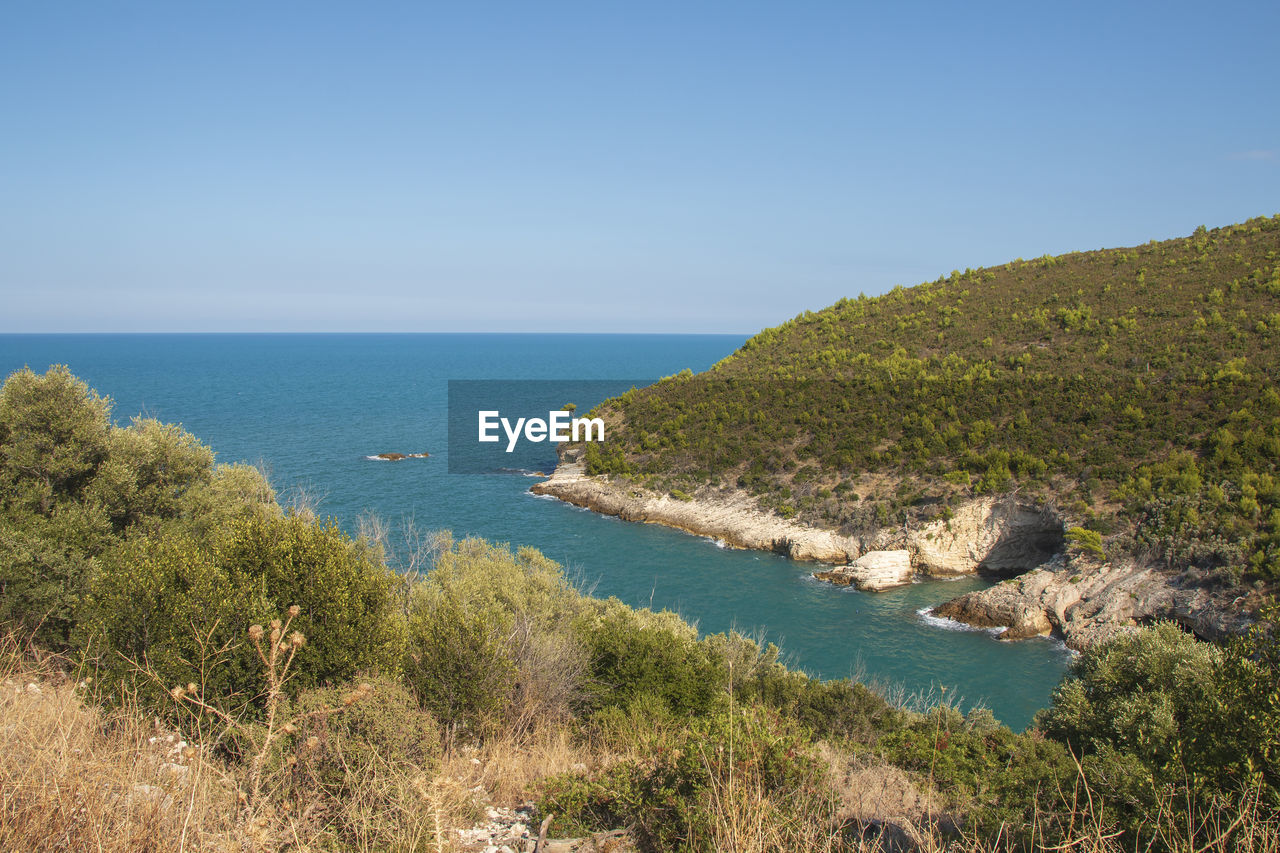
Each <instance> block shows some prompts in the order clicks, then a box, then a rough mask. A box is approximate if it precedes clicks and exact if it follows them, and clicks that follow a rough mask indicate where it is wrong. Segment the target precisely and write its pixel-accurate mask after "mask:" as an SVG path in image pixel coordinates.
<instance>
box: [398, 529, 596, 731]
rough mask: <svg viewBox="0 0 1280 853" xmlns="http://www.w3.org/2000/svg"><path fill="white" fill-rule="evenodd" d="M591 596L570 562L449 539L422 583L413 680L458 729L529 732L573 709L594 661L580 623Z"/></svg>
mask: <svg viewBox="0 0 1280 853" xmlns="http://www.w3.org/2000/svg"><path fill="white" fill-rule="evenodd" d="M584 602H585V600H584V599H583V598H582V596H581V595H580V594H579V593H578V592H577V591H576V590H574V589H573V587H572V586H570V585H569V583H568V581H567V580H565V577H564V574H563V572H562V571H561V569H560V566H559V565H557V564H556V563H555V562H553V561H552V560H548V559H547V558H546V557H544V556H543V555H542V554H541V553H539V552H538V551H537V550H535V549H533V548H521V549H519V550H518V551H516V552H514V553H513V552H512V551H511V549H510V548H508V547H507V546H505V545H493V544H490V543H488V542H483V541H480V540H476V539H467V540H463V541H462V542H457V543H449V544H448V545H447V547H445V548H444V549H443V550H442V551H441V553H440V554H439V556H438V557H437V559H436V565H435V567H434V568H433V569H432V570H431V571H430V572H429V573H428V574H427V575H426V577H425V578H423V580H422V582H421V583H419V584H417V585H415V587H414V589H413V594H412V600H411V601H410V605H409V617H408V646H407V648H406V657H405V664H404V666H405V672H406V676H407V678H408V682H409V684H410V685H411V686H412V688H413V690H414V691H415V692H416V694H417V695H418V697H419V698H420V699H421V701H422V702H423V704H424V705H425V706H426V707H427V708H429V709H431V710H432V711H433V712H434V713H435V714H436V715H437V716H439V717H440V719H441V720H442V721H443V722H445V723H447V724H449V725H451V726H455V727H457V726H469V727H473V728H476V729H478V730H480V731H488V730H493V729H495V728H496V727H497V726H499V725H501V724H506V725H507V726H508V727H509V728H512V729H514V730H517V731H519V730H522V729H524V728H526V727H528V726H530V725H534V724H536V723H537V722H538V721H539V720H542V719H547V718H551V717H559V716H563V715H565V714H567V713H568V712H569V710H570V708H571V707H572V705H573V704H574V703H575V702H576V700H577V698H578V693H579V690H580V687H581V682H582V680H583V678H584V676H585V670H586V667H587V662H586V654H585V651H584V649H583V648H582V646H581V644H580V642H579V641H578V639H577V637H576V635H575V633H574V631H573V629H572V620H573V619H574V618H575V615H576V614H577V613H578V612H579V611H580V610H581V609H582V608H583V607H584Z"/></svg>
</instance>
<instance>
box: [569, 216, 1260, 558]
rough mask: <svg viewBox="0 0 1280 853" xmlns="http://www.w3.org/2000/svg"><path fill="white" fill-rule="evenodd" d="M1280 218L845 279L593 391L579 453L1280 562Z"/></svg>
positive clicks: (595, 463) (886, 513)
mask: <svg viewBox="0 0 1280 853" xmlns="http://www.w3.org/2000/svg"><path fill="white" fill-rule="evenodd" d="M1278 342H1280V215H1278V216H1274V217H1271V218H1259V219H1253V220H1250V221H1248V222H1245V223H1243V224H1241V225H1233V226H1228V227H1225V228H1216V229H1213V230H1207V229H1205V228H1203V227H1202V228H1199V229H1197V230H1196V232H1195V233H1194V234H1192V235H1191V236H1189V237H1186V238H1183V239H1175V240H1167V241H1164V242H1156V241H1152V242H1150V243H1147V244H1146V245H1142V246H1137V247H1133V248H1128V249H1106V250H1099V251H1091V252H1075V253H1071V254H1067V255H1061V256H1057V257H1050V256H1045V257H1042V258H1036V259H1034V260H1030V261H1026V260H1022V259H1018V260H1016V261H1013V262H1011V263H1007V264H1004V265H1003V266H997V267H989V268H985V269H977V270H973V269H967V270H964V271H963V272H961V271H958V270H957V271H955V272H952V273H951V274H950V275H949V276H946V277H943V278H939V279H938V280H937V281H933V282H929V283H926V284H921V285H918V286H916V287H911V288H901V287H900V288H896V289H894V290H893V291H892V292H891V293H888V294H885V295H884V296H880V297H875V298H867V297H864V296H859V297H858V298H856V299H842V300H840V301H839V302H837V303H836V304H835V305H832V306H831V307H829V308H826V309H824V310H822V311H816V312H805V313H804V314H801V315H800V316H798V317H796V318H794V319H792V320H790V321H788V322H786V323H784V324H782V325H781V326H778V327H776V328H772V329H766V330H765V331H763V332H761V333H760V334H758V335H756V336H755V337H753V338H751V339H750V340H748V341H747V342H746V343H745V344H744V345H743V346H742V348H741V349H740V350H738V351H737V352H735V353H734V354H732V355H730V356H729V357H728V358H726V359H725V360H724V361H722V362H720V363H719V364H717V365H716V366H715V367H714V368H713V369H712V370H710V371H708V372H707V373H704V374H699V375H697V376H694V375H692V374H689V373H685V374H681V375H679V376H675V377H669V378H668V379H666V380H663V381H662V382H660V383H658V384H657V385H655V386H652V387H650V388H646V389H641V390H634V391H631V392H628V393H627V394H625V395H623V396H622V397H619V398H616V399H614V400H612V401H610V402H609V403H607V404H606V405H605V406H604V407H603V409H602V410H603V411H604V412H606V413H607V417H608V419H609V420H610V421H611V430H610V433H609V436H610V440H609V442H608V444H607V445H604V446H591V445H589V446H587V448H586V459H587V463H588V471H589V472H590V473H595V474H613V475H621V476H625V477H630V478H632V479H634V480H637V481H640V482H643V483H645V484H646V485H649V486H651V487H654V488H659V489H664V490H667V491H670V492H671V493H672V494H674V495H676V496H677V497H685V496H687V493H689V492H692V491H694V490H695V489H697V488H699V487H702V486H705V485H707V484H710V485H719V486H730V487H733V486H736V487H739V488H744V489H748V490H750V491H751V492H753V493H754V494H756V495H758V496H759V499H760V501H761V502H762V504H764V505H765V506H767V507H771V508H773V509H774V510H776V511H777V512H778V513H780V514H781V515H783V516H786V517H796V518H798V519H801V520H803V521H806V522H811V523H814V524H818V525H823V526H835V527H838V528H840V529H841V530H843V531H844V532H856V531H858V530H866V529H870V528H872V527H876V526H882V525H885V524H889V523H899V522H901V521H904V520H910V519H925V518H934V517H939V516H942V517H946V514H947V513H948V511H949V509H948V508H949V506H952V505H954V504H955V503H956V502H957V501H958V500H962V499H965V498H967V497H969V496H972V495H979V494H1006V493H1010V492H1015V491H1016V492H1017V493H1018V494H1019V496H1022V497H1027V498H1036V499H1040V500H1045V501H1051V502H1054V503H1055V504H1056V505H1057V506H1058V507H1060V508H1061V509H1062V510H1063V511H1064V512H1065V513H1066V514H1067V515H1068V517H1070V518H1072V519H1073V520H1075V521H1077V522H1078V523H1081V524H1083V525H1085V526H1087V527H1089V528H1091V529H1092V530H1094V531H1096V532H1098V533H1100V534H1102V535H1103V537H1104V539H1103V542H1104V546H1105V547H1106V548H1107V549H1108V550H1109V551H1111V552H1112V553H1113V554H1119V553H1132V554H1135V555H1139V556H1144V557H1148V558H1151V559H1155V560H1159V561H1162V562H1163V563H1165V564H1167V565H1169V566H1170V567H1174V568H1178V569H1182V570H1185V571H1189V572H1192V573H1194V574H1196V575H1197V576H1199V577H1200V578H1201V579H1209V578H1217V579H1219V580H1222V581H1229V582H1238V581H1240V580H1248V581H1254V580H1261V581H1264V582H1271V581H1275V580H1277V579H1280V481H1278V480H1277V476H1276V475H1277V471H1276V465H1277V461H1278V460H1280V394H1277V391H1276V388H1275V379H1276V377H1277V372H1278V369H1280V356H1278V352H1280V351H1278V350H1277V343H1278Z"/></svg>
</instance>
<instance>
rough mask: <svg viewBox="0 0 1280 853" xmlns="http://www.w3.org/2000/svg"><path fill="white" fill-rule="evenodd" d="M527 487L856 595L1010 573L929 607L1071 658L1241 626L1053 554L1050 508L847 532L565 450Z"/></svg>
mask: <svg viewBox="0 0 1280 853" xmlns="http://www.w3.org/2000/svg"><path fill="white" fill-rule="evenodd" d="M530 491H532V492H533V493H534V494H538V495H548V496H551V497H555V498H557V499H559V500H562V501H565V502H567V503H570V504H573V505H575V506H580V507H584V508H587V509H590V510H593V511H595V512H599V513H602V514H604V515H613V516H617V517H618V518H621V519H623V520H624V521H638V522H643V523H646V524H662V525H665V526H667V527H674V528H676V529H679V530H683V531H686V532H688V533H692V534H695V535H698V536H707V537H710V538H713V539H716V540H718V541H721V542H723V543H725V544H726V545H727V546H730V547H734V548H747V549H756V550H765V551H773V552H775V553H778V554H782V555H784V556H787V557H790V558H792V559H795V560H809V561H814V562H819V563H830V564H832V568H830V569H823V570H819V571H815V572H814V576H815V577H817V578H819V579H822V580H826V581H830V582H832V583H836V584H852V585H855V586H857V587H858V588H860V589H864V590H871V591H875V590H881V589H889V588H892V587H895V586H900V585H903V584H906V583H911V582H912V580H913V579H914V578H915V577H916V576H917V575H923V576H930V577H952V576H957V575H965V574H973V573H975V572H978V571H980V570H981V571H983V572H990V573H994V574H999V575H1006V576H1008V575H1014V577H1011V578H1009V579H1008V580H1006V581H1004V582H1002V583H999V584H997V585H995V586H993V587H991V588H989V589H985V590H980V591H978V592H972V593H968V594H966V595H962V596H960V597H958V598H956V599H952V600H951V601H948V602H946V603H945V604H942V605H940V606H939V607H937V608H935V609H934V611H933V614H934V615H936V616H939V617H943V618H947V619H953V620H956V621H958V622H964V623H966V624H969V625H972V626H974V627H978V628H993V627H999V628H1004V629H1005V630H1004V631H1003V632H1002V633H1001V634H1000V636H1001V638H1002V639H1007V640H1016V639H1023V638H1027V637H1033V636H1041V635H1047V634H1055V635H1057V636H1060V637H1061V638H1062V639H1063V640H1064V642H1066V644H1067V645H1068V646H1070V647H1071V648H1074V649H1077V650H1080V649H1084V648H1087V647H1088V646H1091V645H1093V644H1094V643H1097V642H1101V641H1103V640H1105V639H1107V638H1109V637H1111V636H1114V635H1115V634H1116V633H1119V632H1124V631H1130V630H1134V629H1135V628H1136V626H1138V625H1141V624H1144V623H1146V622H1150V621H1153V620H1156V619H1173V620H1175V621H1177V622H1179V623H1180V624H1182V625H1183V626H1184V627H1186V628H1187V629H1188V630H1191V631H1194V632H1195V633H1196V634H1197V635H1199V636H1201V637H1204V638H1206V639H1220V638H1222V637H1225V636H1228V635H1231V634H1239V633H1242V632H1243V631H1245V630H1247V628H1248V625H1249V624H1251V620H1250V619H1249V617H1248V615H1247V610H1248V607H1247V604H1245V605H1244V606H1242V597H1241V596H1240V593H1239V591H1238V590H1237V591H1217V592H1213V591H1209V590H1206V589H1204V588H1202V587H1193V586H1188V587H1184V586H1180V585H1179V582H1178V579H1177V577H1176V576H1175V575H1173V574H1170V573H1167V572H1161V571H1158V570H1156V569H1154V568H1151V567H1144V566H1139V565H1136V564H1134V563H1133V562H1131V561H1125V562H1117V563H1115V564H1112V563H1098V562H1096V561H1094V560H1092V559H1089V558H1086V557H1079V556H1071V557H1069V556H1068V555H1067V554H1066V553H1064V551H1063V544H1064V543H1063V530H1064V527H1065V525H1064V521H1063V519H1062V518H1061V517H1060V516H1058V515H1057V514H1056V513H1055V512H1053V511H1052V510H1051V509H1048V508H1045V507H1040V506H1036V505H1034V504H1028V503H1025V502H1020V501H1016V500H1011V499H1004V498H993V497H981V498H974V499H972V500H970V501H967V502H966V503H964V504H962V505H961V506H959V507H958V508H957V509H956V510H955V511H954V512H953V513H952V515H951V517H950V518H949V519H947V520H945V521H943V520H935V521H930V522H927V523H923V524H919V525H913V526H904V527H887V528H881V529H879V530H877V531H874V532H872V533H870V534H867V535H863V536H846V535H842V534H840V533H838V532H836V531H833V530H826V529H822V528H818V527H812V526H809V525H805V524H801V523H799V522H796V521H793V520H789V519H784V518H781V517H779V516H777V515H775V514H773V513H770V512H766V511H765V510H763V509H761V508H760V506H759V505H758V504H757V502H756V501H755V499H754V498H753V497H752V496H751V495H749V494H747V493H745V492H742V491H738V490H721V489H712V488H710V487H704V488H703V489H700V490H698V492H697V493H696V494H694V495H693V496H691V497H690V498H689V499H687V500H682V499H679V498H676V497H673V496H671V495H668V494H663V493H658V492H653V491H650V490H647V489H643V488H641V487H639V486H636V485H634V484H630V483H624V482H617V481H614V480H611V479H609V478H605V477H591V476H587V475H586V473H585V471H584V468H583V465H582V464H581V462H580V461H578V460H577V459H576V458H573V457H572V456H570V455H568V454H566V455H565V456H564V457H562V458H561V461H560V464H559V465H558V466H557V467H556V470H555V471H554V472H553V474H552V475H551V477H550V478H548V479H547V480H545V481H543V482H540V483H536V484H535V485H534V486H533V487H532V488H531V489H530Z"/></svg>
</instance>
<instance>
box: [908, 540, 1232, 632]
mask: <svg viewBox="0 0 1280 853" xmlns="http://www.w3.org/2000/svg"><path fill="white" fill-rule="evenodd" d="M1253 604H1255V602H1251V601H1247V600H1246V597H1245V596H1241V595H1240V593H1239V590H1235V591H1225V590H1219V591H1213V590H1209V589H1205V588H1203V587H1198V586H1183V585H1180V583H1179V581H1178V578H1177V576H1175V575H1173V574H1171V573H1168V572H1162V571H1159V570H1157V569H1155V568H1152V567H1149V566H1140V565H1138V564H1136V563H1134V562H1132V561H1124V562H1118V563H1114V564H1113V563H1099V562H1097V561H1095V560H1093V559H1091V558H1088V557H1078V556H1077V557H1068V556H1066V555H1064V554H1059V555H1058V556H1056V557H1054V559H1052V560H1050V561H1049V562H1047V563H1045V564H1044V565H1041V566H1039V567H1037V568H1035V569H1033V570H1032V571H1029V572H1027V573H1026V574H1023V575H1020V576H1018V577H1016V578H1011V579H1009V580H1006V581H1004V582H1003V583H999V584H997V585H995V586H993V587H990V588H989V589H984V590H979V591H977V592H971V593H968V594H966V595H962V596H960V597H959V598H955V599H952V600H951V601H948V602H946V603H945V604H942V605H939V606H938V607H936V608H934V610H933V615H935V616H941V617H944V618H948V619H955V620H956V621H959V622H965V623H967V624H969V625H973V626H975V627H980V628H994V627H1003V628H1005V631H1004V632H1003V633H1002V634H1001V635H1000V636H1001V638H1002V639H1008V640H1015V639H1022V638H1025V637H1034V636H1038V635H1042V634H1050V633H1057V634H1059V635H1060V636H1061V637H1062V638H1063V639H1064V641H1065V642H1066V644H1067V645H1068V646H1070V647H1071V648H1074V649H1077V650H1080V649H1085V648H1087V647H1089V646H1091V645H1093V644H1095V643H1098V642H1101V641H1104V640H1106V639H1108V638H1110V637H1112V636H1114V635H1115V634H1117V633H1121V632H1125V631H1131V630H1134V628H1136V626H1138V625H1141V624H1144V623H1147V622H1151V621H1154V620H1157V619H1171V620H1174V621H1176V622H1178V623H1180V624H1181V625H1183V626H1184V627H1185V628H1187V629H1188V630H1190V631H1193V632H1194V633H1195V634H1196V635H1198V636H1200V637H1201V638H1204V639H1222V638H1224V637H1227V636H1230V635H1232V634H1239V633H1242V632H1244V631H1245V630H1246V629H1247V628H1248V626H1249V625H1250V624H1251V619H1250V618H1249V616H1248V612H1249V610H1250V609H1251V607H1252V606H1253Z"/></svg>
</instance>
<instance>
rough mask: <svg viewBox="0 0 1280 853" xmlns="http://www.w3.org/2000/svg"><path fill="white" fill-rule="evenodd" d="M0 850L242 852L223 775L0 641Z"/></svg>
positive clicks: (142, 722) (166, 735)
mask: <svg viewBox="0 0 1280 853" xmlns="http://www.w3.org/2000/svg"><path fill="white" fill-rule="evenodd" d="M0 644H3V648H0V676H2V677H0V849H3V850H24V851H45V850H50V851H52V850H58V851H62V850H69V851H79V850H107V851H135V850H136V851H150V850H166V851H168V850H177V851H183V850H240V849H241V845H240V838H241V837H242V834H241V832H240V827H239V826H238V824H237V820H236V801H235V795H234V793H233V791H232V790H231V788H230V787H229V786H227V785H226V784H225V782H224V777H223V773H222V771H221V768H219V767H216V766H214V765H213V763H212V762H209V761H206V760H205V759H204V757H203V756H201V755H200V753H199V751H198V750H195V749H193V748H190V747H188V746H186V744H185V743H183V742H182V741H181V740H180V739H178V737H177V736H176V735H174V734H172V733H169V732H165V731H163V730H162V729H159V728H157V727H156V726H155V725H154V723H151V724H148V723H147V722H146V721H145V720H144V718H143V717H141V716H140V715H137V714H112V715H104V714H103V713H101V712H99V711H97V710H95V709H91V708H89V707H87V706H86V705H85V704H84V703H83V702H81V701H80V697H79V695H78V686H77V684H76V683H75V682H74V681H73V680H71V679H69V678H67V677H65V676H64V675H63V674H62V671H61V670H59V669H58V668H56V667H55V666H52V665H50V664H49V663H47V662H45V663H42V662H40V661H37V660H33V659H31V658H30V657H27V656H24V655H22V654H21V653H20V647H19V646H18V644H17V643H15V642H14V640H13V638H12V637H8V638H4V639H0Z"/></svg>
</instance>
